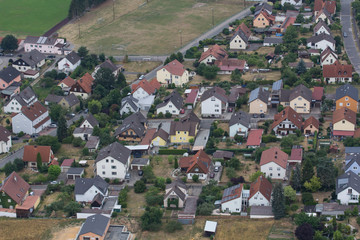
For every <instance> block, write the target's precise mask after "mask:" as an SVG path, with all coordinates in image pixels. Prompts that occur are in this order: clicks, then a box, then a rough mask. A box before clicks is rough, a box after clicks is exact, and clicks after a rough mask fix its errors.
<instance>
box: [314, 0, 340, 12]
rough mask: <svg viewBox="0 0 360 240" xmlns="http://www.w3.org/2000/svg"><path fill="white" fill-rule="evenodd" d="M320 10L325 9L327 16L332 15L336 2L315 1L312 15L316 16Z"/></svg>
mask: <svg viewBox="0 0 360 240" xmlns="http://www.w3.org/2000/svg"><path fill="white" fill-rule="evenodd" d="M322 9H326V11H327V12H328V13H329V14H331V15H334V14H335V13H336V1H323V0H315V2H314V15H315V16H316V15H318V14H319V12H320V11H321V10H322Z"/></svg>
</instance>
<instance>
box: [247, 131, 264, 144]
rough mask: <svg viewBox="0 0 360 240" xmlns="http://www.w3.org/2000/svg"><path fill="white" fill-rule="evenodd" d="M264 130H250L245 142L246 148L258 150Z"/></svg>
mask: <svg viewBox="0 0 360 240" xmlns="http://www.w3.org/2000/svg"><path fill="white" fill-rule="evenodd" d="M263 132H264V129H251V130H250V131H249V136H248V138H247V141H246V147H248V148H258V147H260V145H261V141H262V135H263Z"/></svg>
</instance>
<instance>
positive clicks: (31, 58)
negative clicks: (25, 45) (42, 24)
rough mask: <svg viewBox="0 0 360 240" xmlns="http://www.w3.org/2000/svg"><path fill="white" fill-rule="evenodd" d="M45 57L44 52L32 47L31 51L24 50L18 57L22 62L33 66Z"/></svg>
mask: <svg viewBox="0 0 360 240" xmlns="http://www.w3.org/2000/svg"><path fill="white" fill-rule="evenodd" d="M45 58H46V56H45V55H44V54H42V53H41V52H39V51H38V50H36V49H34V50H31V52H26V53H24V55H23V56H22V57H21V58H20V59H22V60H23V61H24V62H26V63H27V64H28V65H29V66H31V67H35V66H36V65H37V64H38V63H40V62H41V61H43V60H44V59H45Z"/></svg>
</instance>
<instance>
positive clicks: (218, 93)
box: [201, 87, 228, 117]
mask: <svg viewBox="0 0 360 240" xmlns="http://www.w3.org/2000/svg"><path fill="white" fill-rule="evenodd" d="M227 107H228V97H227V95H226V91H225V90H224V89H222V88H220V87H213V88H210V89H208V90H206V91H205V92H204V93H203V94H202V96H201V116H203V117H220V116H221V115H222V114H223V113H224V112H226V109H227Z"/></svg>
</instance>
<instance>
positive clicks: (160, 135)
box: [151, 128, 169, 147]
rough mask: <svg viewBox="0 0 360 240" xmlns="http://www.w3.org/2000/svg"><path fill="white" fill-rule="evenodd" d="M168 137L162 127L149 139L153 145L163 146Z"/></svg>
mask: <svg viewBox="0 0 360 240" xmlns="http://www.w3.org/2000/svg"><path fill="white" fill-rule="evenodd" d="M168 139H169V134H168V133H167V132H165V131H164V130H163V129H162V128H160V129H158V130H157V131H156V132H155V133H154V135H153V137H152V140H151V144H152V145H153V146H155V147H165V146H166V145H167V142H168Z"/></svg>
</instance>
